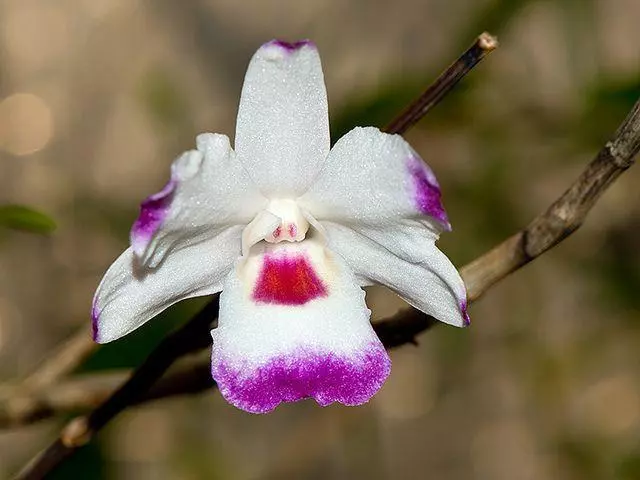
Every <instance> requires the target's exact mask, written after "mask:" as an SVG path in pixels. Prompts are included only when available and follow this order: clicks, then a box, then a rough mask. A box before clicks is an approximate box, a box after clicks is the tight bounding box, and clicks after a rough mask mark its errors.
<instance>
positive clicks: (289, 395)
mask: <svg viewBox="0 0 640 480" xmlns="http://www.w3.org/2000/svg"><path fill="white" fill-rule="evenodd" d="M390 371H391V360H390V359H389V356H388V354H387V352H386V351H385V349H384V347H383V346H382V345H381V344H380V343H379V342H374V343H372V344H371V345H368V346H366V347H363V348H362V349H358V350H356V351H355V352H353V354H352V355H339V354H338V355H337V354H334V353H330V352H322V351H314V350H313V349H311V350H309V349H305V348H300V349H298V350H296V351H294V352H291V353H288V354H286V355H278V356H274V357H273V358H271V359H270V360H269V361H267V362H266V363H265V364H263V365H261V366H258V367H253V368H251V367H249V368H247V366H245V367H243V368H242V369H237V367H233V366H232V364H229V363H226V362H225V361H221V362H214V363H213V364H212V375H213V377H214V378H215V379H216V381H217V382H218V386H219V388H220V393H221V394H222V395H223V396H224V397H225V399H226V400H227V401H228V402H230V403H231V404H233V405H234V406H236V407H238V408H240V409H242V410H245V411H247V412H249V413H268V412H270V411H272V410H274V409H275V408H276V407H277V406H278V405H279V404H280V403H282V402H296V401H299V400H303V399H307V398H313V399H314V400H315V401H316V402H317V403H318V404H319V405H321V406H327V405H330V404H332V403H334V402H337V403H341V404H343V405H347V406H355V405H362V404H363V403H366V402H368V401H369V400H370V398H371V397H372V396H373V395H374V394H375V393H377V391H378V390H379V389H380V388H381V387H382V385H383V383H384V381H385V380H386V378H387V377H388V376H389V373H390Z"/></svg>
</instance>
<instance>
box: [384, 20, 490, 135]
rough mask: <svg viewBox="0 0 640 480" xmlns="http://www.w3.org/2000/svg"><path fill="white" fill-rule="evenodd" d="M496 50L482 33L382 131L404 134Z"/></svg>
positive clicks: (487, 35)
mask: <svg viewBox="0 0 640 480" xmlns="http://www.w3.org/2000/svg"><path fill="white" fill-rule="evenodd" d="M496 48H498V40H497V39H496V38H495V37H494V36H493V35H491V34H489V33H487V32H484V33H482V34H481V35H480V36H479V37H478V38H477V39H476V41H475V43H474V44H473V45H471V46H470V47H469V48H468V49H467V51H466V52H464V53H463V54H462V55H460V56H459V57H458V59H457V60H456V61H455V62H453V63H452V64H451V65H449V68H447V69H446V70H445V71H444V72H442V73H441V74H440V76H439V77H438V78H437V79H436V81H435V82H433V83H432V84H431V85H429V87H428V88H427V89H426V90H425V91H424V93H423V94H422V95H420V97H418V98H417V99H416V100H415V101H414V102H413V103H412V104H411V105H409V106H408V107H407V108H406V109H405V110H404V111H403V112H402V113H401V114H400V115H398V117H397V118H396V119H394V120H393V121H392V122H391V123H390V124H389V125H387V127H386V128H385V129H384V131H385V132H388V133H400V134H402V133H404V132H406V131H407V130H408V129H409V128H410V127H411V126H413V125H414V124H415V123H416V122H418V120H420V119H421V118H422V117H424V116H425V114H426V113H427V112H428V111H429V110H431V109H432V108H433V107H435V106H436V104H438V103H439V102H440V100H442V99H443V98H444V97H445V95H446V94H447V93H449V92H450V91H451V89H452V88H453V87H455V86H456V85H457V84H458V82H459V81H460V80H462V79H463V78H464V77H465V76H466V75H467V74H468V73H469V72H470V71H471V70H472V69H473V67H475V66H476V65H477V64H478V63H480V61H481V60H482V59H483V58H484V57H486V56H487V55H489V54H490V53H491V52H493V51H494V50H495V49H496Z"/></svg>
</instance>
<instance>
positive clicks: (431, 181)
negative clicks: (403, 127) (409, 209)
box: [407, 157, 451, 231]
mask: <svg viewBox="0 0 640 480" xmlns="http://www.w3.org/2000/svg"><path fill="white" fill-rule="evenodd" d="M407 169H408V170H409V173H410V174H411V177H412V178H413V186H414V194H415V197H414V200H415V203H416V207H417V208H418V210H420V211H421V212H422V213H424V214H425V215H429V216H430V217H433V218H434V219H436V220H438V221H439V222H440V223H441V224H442V226H443V227H444V228H445V230H447V231H449V230H451V224H450V223H449V218H448V217H447V212H445V210H444V206H443V205H442V201H441V199H440V197H441V196H442V194H441V192H440V185H438V181H437V180H436V177H435V175H434V174H433V172H432V171H431V169H430V168H429V167H428V166H427V165H425V163H424V162H423V161H422V160H421V159H420V158H416V157H410V158H409V159H408V161H407Z"/></svg>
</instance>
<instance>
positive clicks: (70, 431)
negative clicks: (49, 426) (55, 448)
mask: <svg viewBox="0 0 640 480" xmlns="http://www.w3.org/2000/svg"><path fill="white" fill-rule="evenodd" d="M92 436H93V432H92V431H91V430H90V429H89V422H88V421H87V417H77V418H74V419H73V420H71V422H69V424H68V425H67V426H66V427H65V428H64V430H62V433H61V434H60V441H61V442H62V444H63V445H64V446H65V447H67V448H78V447H81V446H83V445H86V444H87V443H89V441H90V440H91V437H92Z"/></svg>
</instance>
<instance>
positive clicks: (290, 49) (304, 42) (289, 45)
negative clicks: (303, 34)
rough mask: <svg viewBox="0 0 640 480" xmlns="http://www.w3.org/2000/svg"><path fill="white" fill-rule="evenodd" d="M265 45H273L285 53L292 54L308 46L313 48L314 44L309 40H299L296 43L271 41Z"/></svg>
mask: <svg viewBox="0 0 640 480" xmlns="http://www.w3.org/2000/svg"><path fill="white" fill-rule="evenodd" d="M267 45H275V46H278V47H280V48H282V49H283V50H286V51H287V52H294V51H295V50H298V49H300V48H302V47H305V46H309V47H315V44H314V43H313V42H312V41H311V40H299V41H297V42H292V43H290V42H285V41H284V40H271V41H270V42H268V43H267Z"/></svg>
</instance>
